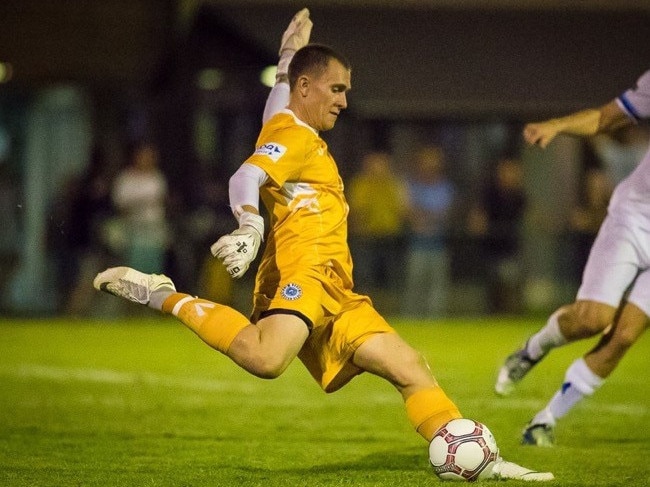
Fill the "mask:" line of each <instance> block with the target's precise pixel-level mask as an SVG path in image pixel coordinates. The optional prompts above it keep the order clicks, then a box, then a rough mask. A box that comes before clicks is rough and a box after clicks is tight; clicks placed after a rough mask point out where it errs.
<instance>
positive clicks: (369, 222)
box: [347, 151, 406, 297]
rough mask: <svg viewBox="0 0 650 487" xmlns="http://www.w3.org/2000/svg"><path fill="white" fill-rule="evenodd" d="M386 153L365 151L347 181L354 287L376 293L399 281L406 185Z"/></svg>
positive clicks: (396, 284) (378, 293)
mask: <svg viewBox="0 0 650 487" xmlns="http://www.w3.org/2000/svg"><path fill="white" fill-rule="evenodd" d="M391 162H392V161H391V158H390V155H389V154H387V153H385V152H378V151H377V152H369V153H367V154H365V155H364V157H363V160H362V161H361V169H360V171H359V172H358V173H356V174H355V175H353V176H352V178H351V179H350V182H349V183H348V185H347V199H348V204H349V205H350V217H349V232H350V247H351V250H352V255H353V258H354V262H355V266H354V284H355V289H357V290H358V291H359V292H361V293H364V294H370V295H371V296H376V297H380V296H381V294H382V293H381V291H383V290H389V289H391V290H395V289H397V288H398V285H399V284H401V281H402V274H403V272H402V265H401V263H402V262H403V255H402V249H403V247H404V245H403V239H404V226H405V217H406V187H405V184H404V181H403V180H402V179H401V178H400V177H398V176H397V175H396V174H394V173H393V170H392V167H391Z"/></svg>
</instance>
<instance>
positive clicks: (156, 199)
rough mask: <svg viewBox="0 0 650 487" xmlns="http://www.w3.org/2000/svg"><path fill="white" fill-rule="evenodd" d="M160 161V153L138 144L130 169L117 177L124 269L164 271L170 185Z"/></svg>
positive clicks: (115, 193)
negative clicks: (122, 234) (168, 187)
mask: <svg viewBox="0 0 650 487" xmlns="http://www.w3.org/2000/svg"><path fill="white" fill-rule="evenodd" d="M158 158H159V154H158V149H157V148H156V147H154V146H153V145H152V144H150V143H138V144H136V145H135V146H134V147H133V149H132V151H131V154H130V157H129V164H128V166H127V167H125V168H124V169H123V170H122V171H121V172H120V173H119V174H118V175H117V177H116V179H115V182H114V184H113V188H112V198H113V202H114V204H115V207H116V208H117V209H118V211H119V212H120V214H121V217H122V219H121V224H122V225H123V228H122V229H123V230H124V231H125V235H126V238H125V239H124V241H125V246H126V248H125V254H126V255H125V259H124V265H127V266H129V267H134V268H136V269H139V270H141V271H142V272H147V273H160V272H162V271H163V270H164V263H165V254H166V251H167V245H168V240H169V228H168V223H167V216H166V204H167V181H166V179H165V176H164V175H163V173H162V172H161V171H160V169H159V167H158Z"/></svg>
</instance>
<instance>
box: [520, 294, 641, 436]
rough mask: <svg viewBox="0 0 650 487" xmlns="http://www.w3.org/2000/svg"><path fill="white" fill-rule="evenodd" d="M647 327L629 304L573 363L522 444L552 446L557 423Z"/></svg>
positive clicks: (599, 383) (598, 384)
mask: <svg viewBox="0 0 650 487" xmlns="http://www.w3.org/2000/svg"><path fill="white" fill-rule="evenodd" d="M647 326H648V316H647V315H646V314H645V313H644V312H643V311H642V310H641V309H639V308H638V307H637V306H636V305H634V304H632V303H626V304H625V305H624V306H623V308H622V311H621V314H620V316H619V317H618V319H617V322H616V325H615V326H613V327H612V328H611V329H610V330H609V331H608V332H607V333H605V334H604V335H603V337H602V338H601V340H600V341H599V342H598V344H597V345H596V346H595V347H594V348H593V349H592V350H590V351H589V352H587V354H585V356H584V357H583V358H580V359H578V360H576V361H575V362H573V364H571V366H570V367H569V369H568V370H567V372H566V376H565V380H564V383H563V384H562V387H561V388H560V389H559V390H558V391H557V392H556V393H555V395H554V396H553V398H552V399H551V400H550V402H549V403H548V404H547V405H546V407H544V409H542V410H541V411H539V412H538V413H537V414H536V415H535V417H534V418H533V419H532V420H531V421H530V423H529V424H528V425H527V426H526V428H525V429H524V432H523V435H522V443H524V444H527V445H536V446H552V445H553V444H554V435H553V428H554V426H555V424H556V421H557V420H558V419H560V418H562V417H564V416H566V414H568V412H569V411H570V410H571V409H573V408H574V407H575V406H576V404H578V403H579V402H580V401H582V400H583V399H584V398H586V397H588V396H591V395H592V394H593V393H594V392H595V391H596V390H598V389H599V388H600V387H601V386H602V384H603V383H604V381H605V379H606V378H607V377H608V376H609V375H610V374H611V373H612V372H613V371H614V369H615V368H616V366H617V365H618V364H619V362H620V361H621V359H622V358H623V356H624V355H625V353H626V352H627V351H628V350H629V349H630V347H631V346H632V345H633V344H634V343H635V342H636V341H637V340H638V339H639V338H640V337H641V335H643V332H644V331H645V329H646V328H647Z"/></svg>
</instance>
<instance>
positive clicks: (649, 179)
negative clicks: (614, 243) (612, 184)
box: [609, 70, 650, 230]
mask: <svg viewBox="0 0 650 487" xmlns="http://www.w3.org/2000/svg"><path fill="white" fill-rule="evenodd" d="M616 102H617V103H618V106H619V107H620V108H621V109H622V110H623V111H624V112H625V113H626V114H627V115H628V116H629V117H630V118H631V119H633V120H634V121H636V122H640V121H642V120H645V119H650V70H648V71H646V72H645V73H643V75H641V77H640V78H639V80H638V81H637V85H636V87H635V88H631V89H629V90H627V91H626V92H625V93H623V94H622V95H621V96H619V97H618V98H617V99H616ZM609 213H610V214H611V215H612V216H613V217H614V218H624V219H625V220H627V221H630V219H632V220H631V221H630V222H633V223H634V225H637V226H639V227H640V228H642V229H644V230H650V148H649V149H648V150H646V152H645V155H644V156H643V159H641V162H640V163H639V165H638V166H637V167H636V169H635V170H634V171H633V172H632V173H631V174H630V175H629V176H628V177H627V178H625V179H624V180H623V181H621V183H620V184H619V185H618V186H617V187H616V189H615V190H614V194H613V195H612V199H611V202H610V205H609Z"/></svg>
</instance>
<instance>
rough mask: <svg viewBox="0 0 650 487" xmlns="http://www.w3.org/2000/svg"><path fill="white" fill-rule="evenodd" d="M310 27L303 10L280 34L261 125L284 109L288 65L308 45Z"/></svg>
mask: <svg viewBox="0 0 650 487" xmlns="http://www.w3.org/2000/svg"><path fill="white" fill-rule="evenodd" d="M312 26H313V24H312V21H311V19H310V18H309V10H308V9H306V8H303V9H302V10H300V11H299V12H298V13H296V15H294V16H293V18H292V19H291V22H290V23H289V26H288V27H287V29H286V30H285V31H284V34H282V41H281V42H280V50H279V51H278V53H279V55H280V60H279V62H278V71H277V73H276V75H275V86H273V88H272V89H271V93H269V96H268V98H267V99H266V105H265V107H264V115H263V116H262V122H263V123H265V122H266V121H267V120H269V119H270V118H271V117H272V116H273V115H275V114H276V113H278V112H279V111H280V110H282V109H284V108H285V107H286V106H287V104H288V103H289V63H291V60H292V59H293V55H294V54H295V53H296V51H297V50H298V49H300V48H301V47H304V46H306V45H307V44H308V43H309V36H310V35H311V29H312Z"/></svg>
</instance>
